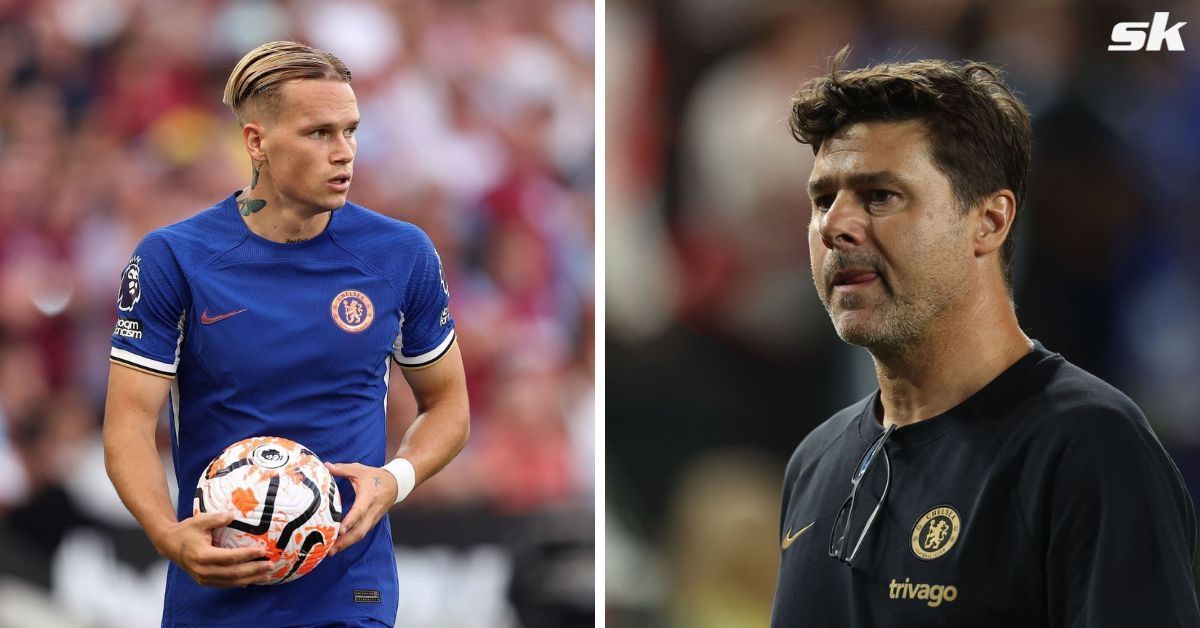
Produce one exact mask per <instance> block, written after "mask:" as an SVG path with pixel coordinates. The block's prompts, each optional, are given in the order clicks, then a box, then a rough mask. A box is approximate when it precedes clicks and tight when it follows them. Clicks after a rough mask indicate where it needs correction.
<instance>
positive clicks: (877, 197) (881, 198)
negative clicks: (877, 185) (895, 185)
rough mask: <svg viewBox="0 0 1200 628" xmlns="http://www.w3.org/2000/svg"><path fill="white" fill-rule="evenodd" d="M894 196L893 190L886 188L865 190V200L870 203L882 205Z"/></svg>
mask: <svg viewBox="0 0 1200 628" xmlns="http://www.w3.org/2000/svg"><path fill="white" fill-rule="evenodd" d="M895 196H896V193H895V192H889V191H888V190H871V191H870V192H867V202H868V203H870V204H871V205H883V204H884V203H886V202H888V201H890V200H892V199H893V198H895Z"/></svg>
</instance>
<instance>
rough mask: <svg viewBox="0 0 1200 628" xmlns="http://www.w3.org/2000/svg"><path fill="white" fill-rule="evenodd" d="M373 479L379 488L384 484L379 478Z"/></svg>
mask: <svg viewBox="0 0 1200 628" xmlns="http://www.w3.org/2000/svg"><path fill="white" fill-rule="evenodd" d="M371 479H373V480H375V488H379V487H380V486H382V484H380V483H379V478H371Z"/></svg>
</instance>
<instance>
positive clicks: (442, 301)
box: [110, 194, 454, 626]
mask: <svg viewBox="0 0 1200 628" xmlns="http://www.w3.org/2000/svg"><path fill="white" fill-rule="evenodd" d="M236 196H237V195H236V194H234V195H231V196H229V197H228V198H226V199H225V200H223V201H221V202H220V203H219V204H217V205H216V206H214V207H211V208H209V209H207V210H205V211H203V212H201V213H199V214H197V215H196V216H193V217H192V218H189V219H187V220H184V221H182V222H180V223H177V224H174V225H171V226H168V227H164V228H161V229H158V230H155V231H152V232H151V233H150V234H148V235H147V236H146V237H145V239H143V240H142V242H141V243H140V244H139V245H138V247H137V250H136V251H135V252H134V254H133V256H132V258H131V259H130V261H129V264H128V265H127V266H126V267H125V269H124V272H123V273H122V276H121V288H120V292H119V295H118V297H117V304H116V305H117V317H118V318H117V324H116V328H115V329H114V332H113V340H112V352H111V355H110V358H111V360H112V361H114V362H119V363H120V364H122V365H125V366H128V367H131V368H135V369H139V370H142V371H147V372H150V373H153V374H156V375H160V376H164V377H169V378H173V379H174V382H173V384H172V386H171V395H170V421H171V450H172V454H173V455H174V465H175V477H176V479H177V480H178V482H179V486H180V491H179V493H180V494H179V500H178V504H176V509H177V515H178V516H179V517H180V519H183V518H185V517H190V516H191V513H192V490H191V488H192V487H195V485H196V482H197V480H198V479H199V478H200V474H201V472H202V471H203V469H204V467H205V465H207V464H208V462H209V461H210V460H212V459H213V458H214V457H216V456H217V455H218V454H219V453H221V451H222V450H224V449H225V447H227V446H228V445H230V444H232V443H234V442H237V441H239V440H241V439H243V438H248V437H251V436H282V437H284V438H289V439H291V440H294V441H296V442H298V443H301V444H303V445H304V446H305V447H307V448H309V449H311V450H312V451H313V452H315V453H316V454H317V455H318V456H319V457H320V458H321V459H322V460H325V461H328V462H339V463H348V462H359V463H362V464H366V465H371V466H376V467H378V466H382V465H383V464H384V463H385V462H386V461H387V457H388V452H386V451H384V450H385V443H386V437H385V417H384V411H385V399H386V395H387V386H388V373H389V369H390V366H391V362H393V361H394V362H396V363H398V364H399V365H401V366H403V367H420V366H424V365H428V364H431V363H433V362H435V361H437V360H438V359H439V358H441V357H442V356H443V355H444V354H445V353H446V351H447V350H449V348H450V346H451V344H452V343H453V342H454V320H453V319H452V318H451V316H450V311H449V296H450V295H449V290H448V289H447V287H446V281H445V277H444V275H443V273H442V269H441V262H440V260H439V259H438V256H437V253H436V251H435V250H434V248H433V245H432V243H431V242H430V241H429V238H428V237H427V236H426V235H425V234H424V233H423V232H422V231H421V230H420V229H418V228H416V227H415V226H413V225H411V224H408V223H404V222H400V221H397V220H393V219H391V218H387V217H385V216H382V215H379V214H377V213H374V212H372V211H370V210H368V209H366V208H363V207H360V206H358V205H354V204H353V203H346V205H345V206H344V207H343V208H341V209H339V210H336V211H334V212H333V213H332V217H331V219H330V222H329V226H328V227H327V228H326V229H325V231H324V232H322V233H321V234H320V235H319V236H317V237H315V238H312V239H311V240H306V241H304V242H299V243H289V244H281V243H277V242H272V241H270V240H267V239H265V238H262V237H259V236H257V235H255V234H253V233H252V232H251V231H250V230H249V228H248V227H247V226H246V225H245V223H244V222H243V221H242V218H241V216H240V215H239V214H238V210H237V207H236ZM338 488H339V489H340V490H341V494H342V506H343V511H344V512H349V510H350V508H351V507H352V506H353V503H354V492H353V489H352V488H351V486H350V484H349V482H347V481H345V480H339V481H338ZM396 589H397V583H396V567H395V558H394V554H393V550H392V541H391V528H390V526H389V525H388V519H387V518H386V517H384V518H383V519H382V520H381V521H380V522H379V525H377V526H375V528H374V529H373V530H372V531H371V532H370V533H369V534H368V535H367V536H366V538H364V539H363V540H362V541H360V542H358V543H357V544H355V545H352V546H351V547H349V548H347V550H346V551H344V552H342V553H339V554H337V555H335V556H333V557H332V558H327V559H325V561H324V562H322V563H321V564H320V565H319V566H318V567H317V568H316V569H314V570H313V571H312V572H311V573H309V574H308V575H307V576H305V577H303V578H300V579H299V580H296V581H293V582H290V583H287V584H282V585H276V586H265V587H264V586H254V587H247V588H241V589H214V588H209V587H201V586H199V585H197V584H196V583H195V582H194V581H192V579H191V578H190V577H189V576H188V575H187V573H185V572H184V571H182V570H181V569H179V568H178V567H177V566H176V565H175V564H173V563H172V564H171V566H170V571H169V573H168V577H167V590H166V603H165V609H164V612H163V625H164V626H241V625H246V626H251V625H253V626H265V625H276V624H287V625H303V624H310V623H320V622H322V621H330V620H334V619H345V618H355V617H360V618H371V619H376V620H378V621H381V622H383V623H385V624H387V625H391V624H392V623H393V622H394V621H395V618H396V607H397V590H396ZM364 591H365V592H378V595H374V594H373V593H363V592H364ZM356 600H357V601H356ZM363 600H367V601H365V602H364V601H363Z"/></svg>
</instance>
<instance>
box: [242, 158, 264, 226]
mask: <svg viewBox="0 0 1200 628" xmlns="http://www.w3.org/2000/svg"><path fill="white" fill-rule="evenodd" d="M257 185H258V164H254V167H253V171H252V174H251V176H250V189H251V190H253V189H254V188H255V186H257ZM237 206H238V212H239V213H241V215H243V216H249V215H250V214H253V213H256V212H258V211H261V210H262V208H264V207H266V206H267V202H266V201H264V200H262V199H261V198H243V199H241V200H239V201H238V202H237Z"/></svg>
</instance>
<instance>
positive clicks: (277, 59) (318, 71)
mask: <svg viewBox="0 0 1200 628" xmlns="http://www.w3.org/2000/svg"><path fill="white" fill-rule="evenodd" d="M298 79H328V80H333V81H342V82H343V83H349V82H350V70H349V69H347V68H346V64H344V63H342V61H341V59H338V58H337V57H335V56H333V55H332V54H330V53H328V52H325V51H324V50H318V49H316V48H313V47H311V46H305V45H304V44H301V43H298V42H294V41H273V42H270V43H266V44H263V45H261V46H259V47H257V48H255V49H254V50H251V51H250V52H247V53H246V55H245V56H244V57H242V59H241V61H238V63H237V66H235V67H234V68H233V72H232V73H230V75H229V81H228V82H226V83H225V95H224V97H223V98H222V99H221V102H223V103H225V105H226V106H227V107H229V108H230V109H231V110H232V111H233V115H234V116H235V117H236V118H237V121H238V124H245V123H246V121H247V118H248V117H249V116H250V115H251V114H266V115H274V114H275V112H276V111H278V110H279V105H280V97H279V88H280V87H282V86H283V84H284V83H287V82H288V81H294V80H298Z"/></svg>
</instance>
